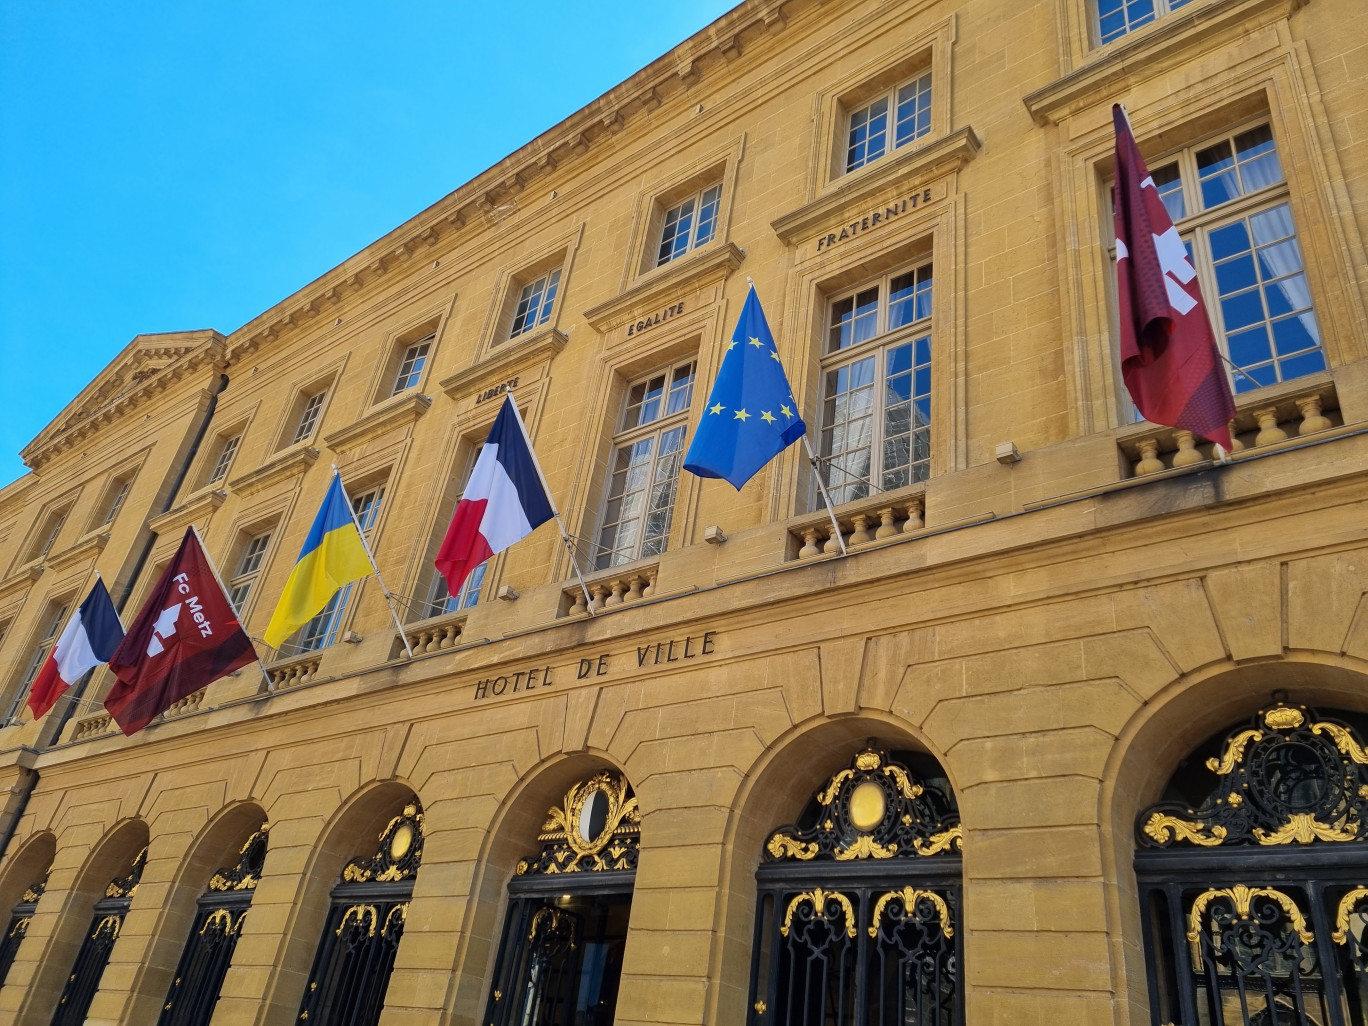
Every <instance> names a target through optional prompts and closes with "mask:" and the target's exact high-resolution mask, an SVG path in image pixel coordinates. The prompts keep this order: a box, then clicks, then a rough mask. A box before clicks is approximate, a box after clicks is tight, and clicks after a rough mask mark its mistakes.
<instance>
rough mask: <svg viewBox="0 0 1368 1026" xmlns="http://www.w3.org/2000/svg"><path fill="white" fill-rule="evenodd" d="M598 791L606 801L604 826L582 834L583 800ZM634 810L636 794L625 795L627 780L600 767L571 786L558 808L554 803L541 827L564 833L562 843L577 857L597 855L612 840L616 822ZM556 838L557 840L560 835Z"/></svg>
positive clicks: (587, 799)
mask: <svg viewBox="0 0 1368 1026" xmlns="http://www.w3.org/2000/svg"><path fill="white" fill-rule="evenodd" d="M599 792H602V794H603V795H604V796H605V798H607V801H608V809H607V817H606V818H605V820H604V823H603V828H602V829H601V830H600V831H599V833H598V836H597V837H590V838H586V837H581V836H580V832H579V823H580V818H581V816H582V815H583V813H584V806H585V803H586V802H588V801H589V800H590V799H592V798H593V797H594V795H595V794H596V793H599ZM636 812H637V800H636V797H635V796H633V797H631V798H629V797H627V779H626V778H625V777H624V776H622V774H620V773H615V772H613V771H612V770H602V771H600V772H598V773H595V774H594V775H593V776H592V777H590V778H589V779H588V780H585V781H583V782H581V783H579V784H576V785H575V786H574V787H572V788H570V790H569V791H567V792H566V795H565V800H564V802H563V803H562V806H561V807H560V808H557V807H556V806H554V805H553V806H552V807H551V809H550V810H549V815H550V819H549V820H548V822H547V824H546V827H545V828H544V829H545V830H546V831H547V832H550V831H551V830H552V829H555V830H557V831H559V832H563V833H564V838H563V839H564V841H565V843H566V844H568V845H569V846H570V850H571V851H573V852H574V853H575V854H576V855H578V856H585V855H597V854H598V853H599V852H601V851H602V850H603V849H604V848H606V847H607V846H608V842H609V841H611V840H612V839H613V832H614V831H615V830H616V829H617V827H618V824H619V823H621V822H622V821H623V819H626V818H630V817H631V816H632V815H633V813H636ZM557 839H558V840H560V839H561V838H557Z"/></svg>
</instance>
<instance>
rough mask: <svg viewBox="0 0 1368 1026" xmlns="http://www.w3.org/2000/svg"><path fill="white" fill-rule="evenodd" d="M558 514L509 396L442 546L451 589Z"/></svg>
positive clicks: (441, 566) (440, 557)
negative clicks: (491, 558)
mask: <svg viewBox="0 0 1368 1026" xmlns="http://www.w3.org/2000/svg"><path fill="white" fill-rule="evenodd" d="M554 515H555V514H554V513H553V511H552V509H551V500H550V499H549V498H548V497H547V494H546V489H545V488H544V487H543V486H542V482H541V474H540V473H539V472H538V470H537V458H536V456H534V455H533V454H532V447H531V445H530V444H528V441H527V431H526V429H525V428H524V427H523V424H522V418H520V417H519V416H518V409H517V407H516V406H514V405H513V399H512V397H511V396H506V397H505V398H504V404H503V406H502V408H500V410H499V415H498V417H496V418H495V419H494V426H493V428H491V429H490V432H489V439H488V440H487V441H486V442H485V445H484V448H483V449H481V450H480V456H479V458H478V459H477V460H476V461H475V469H474V470H472V471H471V472H470V480H469V481H468V482H467V483H466V487H465V492H464V493H463V494H462V496H461V501H460V503H459V504H458V505H457V506H456V514H455V515H454V516H453V517H452V518H451V526H450V527H449V528H447V533H446V537H445V538H444V539H443V540H442V546H441V548H440V549H439V550H438V551H437V559H436V561H435V562H436V564H437V569H438V570H440V571H441V573H442V576H443V577H445V578H446V580H447V588H448V589H449V590H450V592H451V594H453V595H455V594H457V593H458V592H459V591H460V590H461V585H462V584H463V583H464V582H465V579H466V577H468V576H469V575H470V572H471V571H472V570H474V569H475V568H476V567H477V566H479V565H480V564H481V563H483V562H484V561H485V560H486V559H488V558H489V557H490V556H492V555H494V554H495V553H498V552H502V551H503V550H504V549H506V548H508V547H509V546H510V545H512V544H513V543H514V542H516V541H520V540H521V539H523V538H526V537H527V536H528V535H529V534H531V533H532V531H533V529H534V528H536V527H537V526H538V525H540V524H544V523H546V521H548V520H550V519H551V518H552V516H554Z"/></svg>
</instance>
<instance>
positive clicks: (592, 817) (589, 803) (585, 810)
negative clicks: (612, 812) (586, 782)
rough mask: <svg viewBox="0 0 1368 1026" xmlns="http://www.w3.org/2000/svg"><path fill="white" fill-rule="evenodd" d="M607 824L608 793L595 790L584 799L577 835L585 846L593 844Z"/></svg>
mask: <svg viewBox="0 0 1368 1026" xmlns="http://www.w3.org/2000/svg"><path fill="white" fill-rule="evenodd" d="M607 824H608V792H606V791H604V790H603V789H602V788H595V789H594V790H593V792H592V793H591V794H590V795H589V796H588V797H587V798H585V799H584V805H583V806H582V807H581V808H580V816H579V835H580V838H581V839H582V840H583V841H584V843H585V844H593V843H594V842H595V841H597V840H598V838H599V835H600V834H601V833H603V828H604V827H605V826H606V825H607Z"/></svg>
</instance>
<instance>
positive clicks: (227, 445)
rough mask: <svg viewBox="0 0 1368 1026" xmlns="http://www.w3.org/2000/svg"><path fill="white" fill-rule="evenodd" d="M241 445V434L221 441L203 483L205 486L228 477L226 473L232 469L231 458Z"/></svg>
mask: <svg viewBox="0 0 1368 1026" xmlns="http://www.w3.org/2000/svg"><path fill="white" fill-rule="evenodd" d="M241 445H242V432H241V431H239V432H238V433H237V434H235V435H230V436H229V437H227V438H224V439H222V443H221V444H220V446H219V451H218V455H216V456H215V457H214V465H213V467H212V468H210V470H209V479H208V480H207V481H205V482H204V483H205V484H207V485H211V484H214V483H215V482H217V481H222V480H223V479H224V478H225V477H227V476H228V471H229V470H231V469H232V467H233V458H234V457H235V456H236V455H237V451H238V447H239V446H241Z"/></svg>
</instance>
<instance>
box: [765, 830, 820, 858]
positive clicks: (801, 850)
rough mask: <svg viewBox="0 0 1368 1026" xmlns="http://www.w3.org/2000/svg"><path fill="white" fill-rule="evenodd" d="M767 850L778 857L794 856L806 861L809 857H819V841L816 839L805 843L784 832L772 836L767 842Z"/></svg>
mask: <svg viewBox="0 0 1368 1026" xmlns="http://www.w3.org/2000/svg"><path fill="white" fill-rule="evenodd" d="M765 850H766V851H767V852H769V853H770V855H772V856H773V857H774V858H776V859H782V858H793V859H800V860H802V861H804V862H806V861H807V860H808V859H812V858H816V857H817V843H816V842H815V841H814V842H813V843H811V844H804V843H803V842H802V841H798V840H795V839H794V838H792V837H790V836H789V835H788V834H786V833H783V832H780V833H777V834H775V835H774V836H773V837H771V838H770V839H769V841H767V842H766V844H765Z"/></svg>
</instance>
